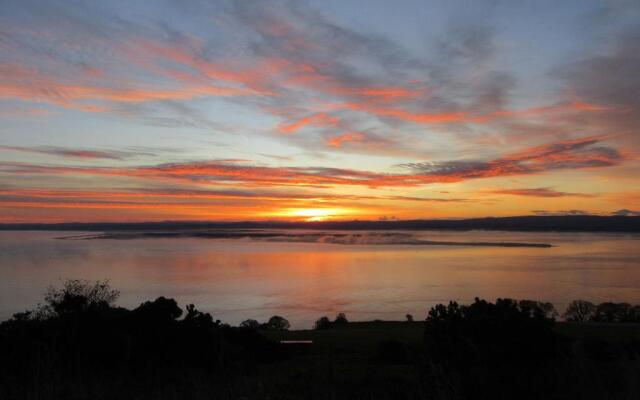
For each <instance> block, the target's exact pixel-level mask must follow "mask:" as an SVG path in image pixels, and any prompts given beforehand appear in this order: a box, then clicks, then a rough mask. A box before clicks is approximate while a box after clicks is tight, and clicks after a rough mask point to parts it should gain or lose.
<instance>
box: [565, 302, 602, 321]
mask: <svg viewBox="0 0 640 400" xmlns="http://www.w3.org/2000/svg"><path fill="white" fill-rule="evenodd" d="M595 313H596V306H595V304H593V303H591V302H589V301H585V300H574V301H572V302H571V303H570V304H569V306H568V307H567V310H566V311H565V312H564V314H563V317H564V319H566V320H567V321H569V322H589V321H591V320H592V318H593V316H594V315H595Z"/></svg>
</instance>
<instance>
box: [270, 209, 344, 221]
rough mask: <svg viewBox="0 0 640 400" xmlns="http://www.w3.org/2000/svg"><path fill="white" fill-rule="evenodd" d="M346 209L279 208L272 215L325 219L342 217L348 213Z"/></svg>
mask: <svg viewBox="0 0 640 400" xmlns="http://www.w3.org/2000/svg"><path fill="white" fill-rule="evenodd" d="M348 214H349V212H348V210H345V209H342V208H288V209H284V210H281V211H279V212H277V213H275V214H274V215H277V216H279V217H288V218H294V219H303V220H305V221H309V222H312V221H325V220H327V219H330V218H335V217H344V216H345V215H348Z"/></svg>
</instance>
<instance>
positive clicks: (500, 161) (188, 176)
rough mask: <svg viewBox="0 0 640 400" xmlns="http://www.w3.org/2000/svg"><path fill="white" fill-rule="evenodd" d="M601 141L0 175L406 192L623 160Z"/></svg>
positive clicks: (24, 168)
mask: <svg viewBox="0 0 640 400" xmlns="http://www.w3.org/2000/svg"><path fill="white" fill-rule="evenodd" d="M601 140H602V139H601V138H597V137H587V138H581V139H573V140H566V141H559V142H554V143H550V144H546V145H542V146H535V147H531V148H527V149H524V150H522V151H520V152H516V153H513V154H509V155H506V156H504V157H500V158H496V159H493V160H488V161H447V162H425V163H411V164H404V165H403V167H405V168H407V169H409V170H410V171H411V173H406V174H386V173H380V172H370V171H361V170H352V169H343V168H328V167H266V166H254V165H245V164H241V163H240V162H237V161H232V160H231V161H229V160H227V161H225V160H220V161H210V162H194V163H182V164H161V165H156V166H144V167H130V168H106V167H105V168H97V167H64V166H48V165H34V164H28V163H2V164H0V173H8V174H61V175H74V174H75V175H98V176H100V175H102V176H122V177H129V178H136V179H151V180H159V181H176V182H183V183H189V184H196V185H197V184H199V185H204V184H218V185H226V186H233V185H238V184H242V185H244V186H256V187H278V186H282V187H287V186H300V187H302V186H308V187H331V186H365V187H394V186H395V187H411V186H420V185H426V184H430V183H447V182H460V181H464V180H469V179H478V178H488V177H497V176H514V175H532V174H539V173H544V172H547V171H552V170H561V169H583V168H599V167H608V166H613V165H617V164H619V163H620V162H622V161H623V160H624V159H625V158H624V156H623V155H622V154H621V153H619V152H618V151H617V150H615V149H613V148H609V147H604V146H594V145H595V144H598V143H599V142H600V141H601Z"/></svg>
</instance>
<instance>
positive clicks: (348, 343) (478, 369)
mask: <svg viewBox="0 0 640 400" xmlns="http://www.w3.org/2000/svg"><path fill="white" fill-rule="evenodd" d="M117 297H118V292H117V291H116V290H113V289H112V288H110V287H109V285H108V284H107V283H106V282H96V283H88V282H84V281H78V280H71V281H67V282H66V283H65V284H64V286H63V287H62V288H59V289H56V288H51V289H49V291H48V292H47V293H46V295H45V300H44V303H43V304H42V305H39V306H38V307H37V308H36V309H34V310H31V311H26V312H23V313H18V314H15V315H14V316H13V317H12V318H11V319H9V320H8V321H5V322H2V323H0V398H1V399H3V400H5V399H8V400H10V399H65V400H67V399H71V400H73V399H78V400H79V399H98V400H99V399H114V398H118V399H154V400H158V399H160V400H162V399H185V398H189V399H240V398H243V399H264V398H271V399H299V398H305V399H326V398H335V399H371V398H376V399H399V398H401V399H492V400H493V399H513V398H518V399H563V398H572V399H573V398H575V399H601V398H609V399H635V398H640V380H639V379H638V376H640V340H638V337H636V338H635V339H624V340H617V339H616V340H609V339H607V340H605V339H603V338H602V337H593V338H591V337H580V338H576V337H570V336H567V335H566V334H564V333H562V330H559V329H558V324H557V322H556V318H557V317H558V313H557V312H556V310H555V309H554V307H553V305H552V304H550V303H545V302H537V301H531V300H521V301H516V300H511V299H498V300H497V301H496V302H494V303H492V302H488V301H485V300H481V299H477V298H476V299H475V301H474V302H473V303H471V304H467V305H464V304H458V303H456V302H450V303H449V304H446V305H445V304H438V305H436V306H434V307H432V308H431V309H430V310H429V313H428V315H427V317H426V319H424V320H423V321H424V322H422V324H421V325H418V324H415V323H412V322H413V317H412V316H411V315H407V323H406V324H403V323H396V325H402V326H406V327H407V328H409V329H414V328H413V327H418V328H419V329H423V331H422V333H421V335H422V338H421V340H420V343H419V344H416V343H408V342H407V341H406V340H405V339H402V338H403V336H402V335H400V336H397V338H396V339H393V338H389V335H387V334H385V335H382V336H381V337H380V338H381V341H380V342H379V343H378V346H377V350H376V351H375V352H373V353H367V352H366V351H365V350H362V348H361V347H358V343H357V342H358V340H366V339H367V336H366V335H367V333H366V330H362V332H364V333H359V334H360V335H361V336H359V338H360V339H358V340H354V337H353V336H352V335H353V334H354V332H351V333H349V326H350V325H352V324H351V323H349V321H348V320H347V317H346V315H344V314H342V313H341V314H338V315H337V316H336V317H335V318H334V319H329V318H328V317H322V318H320V319H319V320H318V321H317V322H316V324H315V328H316V329H315V330H314V331H311V332H312V333H313V334H314V335H316V337H317V338H324V339H325V340H328V342H325V343H328V344H329V345H328V346H327V347H322V346H321V345H319V344H315V343H314V344H313V347H310V349H308V351H306V352H295V351H293V352H292V351H289V350H291V349H290V348H286V347H285V346H283V345H280V344H279V343H278V340H277V338H278V337H286V335H287V334H288V333H287V332H286V330H287V329H289V327H290V324H289V322H288V321H287V320H286V319H285V318H283V317H281V316H273V317H272V318H270V319H269V320H268V321H266V322H262V323H261V322H258V321H256V320H246V321H244V322H243V323H241V324H240V326H239V327H231V326H228V325H226V324H223V323H221V322H220V321H219V320H216V319H214V318H213V317H212V316H211V315H210V314H209V313H205V312H201V311H199V310H197V309H196V307H195V306H194V305H192V304H190V305H187V306H186V308H185V310H182V309H181V308H180V307H179V306H178V305H177V303H176V301H175V300H173V299H168V298H164V297H159V298H157V299H156V300H153V301H147V302H144V303H142V304H140V306H138V307H136V308H134V309H131V310H129V309H125V308H122V307H118V306H116V305H115V301H116V299H117ZM637 311H638V306H631V305H629V304H626V303H602V304H599V305H595V304H592V303H589V302H586V301H574V302H572V303H571V304H570V305H569V307H568V308H567V310H566V312H565V313H564V317H565V318H566V319H567V320H570V321H573V322H576V323H572V324H564V326H568V327H578V328H581V327H589V326H591V327H596V328H598V327H601V326H603V324H590V323H587V322H605V323H634V322H637V321H638V320H637V315H638V314H637ZM423 325H424V328H422V326H423ZM337 328H339V329H337ZM615 330H616V331H618V330H619V329H615ZM327 331H328V332H327ZM343 332H346V333H348V334H347V335H345V337H346V338H347V339H345V340H344V341H343V342H340V340H339V339H340V337H341V336H340V335H341V333H343ZM291 333H296V332H291ZM362 335H363V336H362ZM268 337H270V338H271V339H268ZM349 337H351V339H348V338H349ZM298 350H299V349H298Z"/></svg>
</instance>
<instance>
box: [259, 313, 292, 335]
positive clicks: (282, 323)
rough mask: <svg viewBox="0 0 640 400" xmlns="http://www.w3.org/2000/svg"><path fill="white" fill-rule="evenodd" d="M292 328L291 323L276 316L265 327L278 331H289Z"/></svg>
mask: <svg viewBox="0 0 640 400" xmlns="http://www.w3.org/2000/svg"><path fill="white" fill-rule="evenodd" d="M290 327H291V324H290V323H289V321H287V320H286V319H285V318H283V317H281V316H279V315H274V316H273V317H271V318H269V321H267V323H266V324H264V325H263V328H264V329H272V330H276V331H287V330H289V328H290Z"/></svg>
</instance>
